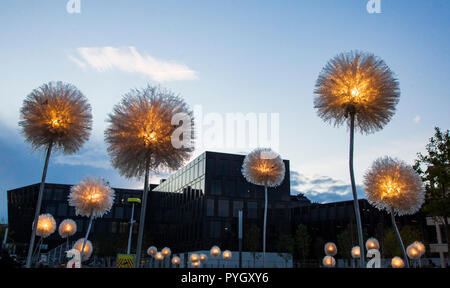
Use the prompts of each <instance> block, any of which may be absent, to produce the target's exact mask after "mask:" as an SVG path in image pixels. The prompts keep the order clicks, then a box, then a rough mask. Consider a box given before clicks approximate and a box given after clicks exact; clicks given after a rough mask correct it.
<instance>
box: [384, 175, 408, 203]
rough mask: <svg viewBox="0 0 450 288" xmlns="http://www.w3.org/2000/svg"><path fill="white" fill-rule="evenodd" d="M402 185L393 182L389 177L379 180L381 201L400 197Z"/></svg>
mask: <svg viewBox="0 0 450 288" xmlns="http://www.w3.org/2000/svg"><path fill="white" fill-rule="evenodd" d="M403 186H404V185H403V184H401V183H399V182H397V181H395V180H394V179H392V178H391V177H389V176H387V177H385V178H384V179H382V180H381V183H380V187H381V189H382V191H383V192H382V194H381V195H380V197H381V199H383V198H392V197H397V196H399V195H401V193H402V188H403Z"/></svg>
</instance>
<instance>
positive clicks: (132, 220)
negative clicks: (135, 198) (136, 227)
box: [127, 203, 134, 255]
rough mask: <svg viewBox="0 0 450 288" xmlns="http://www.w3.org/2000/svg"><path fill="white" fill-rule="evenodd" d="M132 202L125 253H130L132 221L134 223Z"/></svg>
mask: <svg viewBox="0 0 450 288" xmlns="http://www.w3.org/2000/svg"><path fill="white" fill-rule="evenodd" d="M133 216H134V203H133V204H132V208H131V220H130V234H129V235H128V248H127V254H128V255H130V252H131V234H132V233H133V223H134V219H133Z"/></svg>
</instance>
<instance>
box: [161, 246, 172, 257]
mask: <svg viewBox="0 0 450 288" xmlns="http://www.w3.org/2000/svg"><path fill="white" fill-rule="evenodd" d="M161 253H162V254H163V255H164V257H169V256H170V254H172V251H170V248H168V247H164V248H163V249H162V250H161Z"/></svg>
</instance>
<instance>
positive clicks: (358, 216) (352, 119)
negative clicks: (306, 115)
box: [349, 111, 365, 268]
mask: <svg viewBox="0 0 450 288" xmlns="http://www.w3.org/2000/svg"><path fill="white" fill-rule="evenodd" d="M354 133H355V112H354V111H351V112H350V153H349V154H350V155H349V168H350V181H351V184H352V193H353V206H354V208H355V217H356V226H357V228H358V238H359V247H360V251H361V258H360V262H359V263H360V267H361V268H364V265H365V259H364V256H365V252H364V239H363V233H362V225H361V214H360V212H359V203H358V195H357V194H356V184H355V174H354V172H353V142H354Z"/></svg>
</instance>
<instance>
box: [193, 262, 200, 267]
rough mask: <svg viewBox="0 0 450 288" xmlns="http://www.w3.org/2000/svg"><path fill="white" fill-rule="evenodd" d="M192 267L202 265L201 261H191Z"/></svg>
mask: <svg viewBox="0 0 450 288" xmlns="http://www.w3.org/2000/svg"><path fill="white" fill-rule="evenodd" d="M191 265H192V267H200V261H195V262H191Z"/></svg>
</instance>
